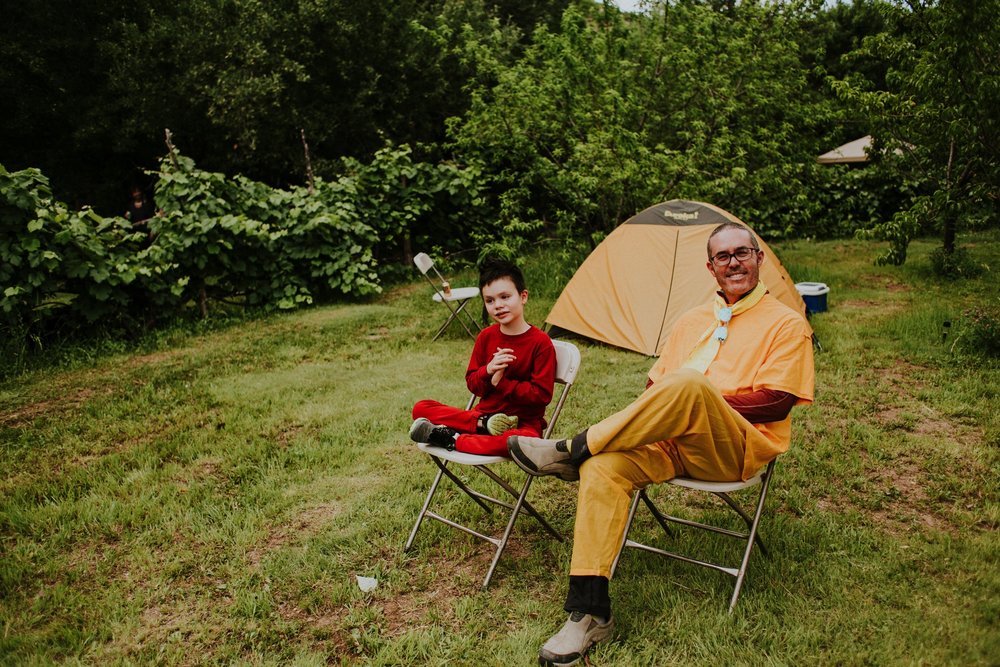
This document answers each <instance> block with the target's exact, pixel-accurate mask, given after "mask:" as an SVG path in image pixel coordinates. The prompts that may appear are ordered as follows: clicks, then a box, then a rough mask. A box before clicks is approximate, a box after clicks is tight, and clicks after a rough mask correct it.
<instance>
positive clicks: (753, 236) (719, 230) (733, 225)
mask: <svg viewBox="0 0 1000 667" xmlns="http://www.w3.org/2000/svg"><path fill="white" fill-rule="evenodd" d="M727 229H742V230H743V231H745V232H746V233H747V234H749V235H750V245H752V246H753V249H754V250H760V244H759V243H757V235H756V234H754V233H753V230H752V229H750V228H749V227H747V226H746V225H741V224H740V223H738V222H724V223H722V224H721V225H719V226H718V227H716V228H715V229H713V230H712V233H711V234H709V235H708V243H707V244H706V245H705V251H706V252H707V253H708V258H709V259H712V239H713V238H715V235H716V234H720V233H722V232H724V231H726V230H727Z"/></svg>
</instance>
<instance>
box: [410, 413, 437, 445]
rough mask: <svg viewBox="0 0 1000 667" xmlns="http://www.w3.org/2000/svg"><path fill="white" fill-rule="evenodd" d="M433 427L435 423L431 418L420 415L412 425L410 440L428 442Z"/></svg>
mask: <svg viewBox="0 0 1000 667" xmlns="http://www.w3.org/2000/svg"><path fill="white" fill-rule="evenodd" d="M433 428H434V424H432V423H431V421H430V420H429V419H425V418H424V417H420V418H419V419H417V420H416V421H414V422H413V424H412V425H411V426H410V440H412V441H413V442H422V443H424V444H427V439H428V438H429V437H430V434H431V430H432V429H433Z"/></svg>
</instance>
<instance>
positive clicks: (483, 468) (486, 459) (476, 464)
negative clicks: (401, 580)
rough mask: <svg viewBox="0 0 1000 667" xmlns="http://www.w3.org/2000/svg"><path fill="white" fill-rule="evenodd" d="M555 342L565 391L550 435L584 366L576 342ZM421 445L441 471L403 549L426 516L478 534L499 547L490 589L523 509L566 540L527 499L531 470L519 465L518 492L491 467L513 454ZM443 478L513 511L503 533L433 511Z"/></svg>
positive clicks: (481, 501) (488, 507)
mask: <svg viewBox="0 0 1000 667" xmlns="http://www.w3.org/2000/svg"><path fill="white" fill-rule="evenodd" d="M552 344H553V345H554V346H555V349H556V386H557V387H559V386H561V387H562V390H561V391H560V392H559V397H558V398H557V399H556V400H555V401H554V407H552V408H551V410H550V414H549V417H548V426H546V428H545V433H544V434H543V437H546V438H547V437H549V435H550V434H551V433H552V429H553V428H554V427H555V425H556V422H557V421H558V420H559V415H560V414H561V413H562V410H563V406H565V405H566V398H567V396H568V395H569V390H570V389H572V387H573V382H574V380H575V379H576V373H577V371H578V370H579V369H580V350H579V349H577V347H576V345H573V344H572V343H568V342H566V341H561V340H554V341H552ZM475 398H476V397H475V396H472V398H470V399H469V404H468V406H467V408H471V407H472V405H473V403H474V401H475ZM417 447H419V448H420V451H422V452H424V453H425V454H428V455H429V456H430V458H431V460H432V461H433V462H434V463H435V465H437V467H438V472H437V475H436V476H435V477H434V481H433V482H432V483H431V488H430V491H429V492H428V493H427V499H426V500H424V506H423V508H422V509H421V510H420V514H419V515H417V522H416V523H415V524H413V530H411V531H410V538H409V539H408V540H407V541H406V546H405V547H404V548H403V550H404V551H408V550H409V549H410V547H411V546H413V540H414V538H416V536H417V530H419V528H420V526H421V524H422V523H423V520H424V517H428V518H431V519H436V520H438V521H440V522H441V523H443V524H445V525H448V526H451V527H452V528H455V529H457V530H461V531H463V532H465V533H468V534H469V535H472V536H474V537H478V538H479V539H481V540H485V541H486V542H489V543H490V544H492V545H493V547H494V548H495V550H496V551H495V553H494V554H493V561H492V562H491V563H490V567H489V570H487V572H486V578H485V579H484V580H483V588H486V587H487V586H489V585H490V579H492V578H493V572H494V570H496V567H497V562H499V560H500V556H501V554H503V550H504V548H506V546H507V541H508V540H509V539H510V534H511V532H512V531H513V530H514V522H515V521H517V517H518V516H519V515H520V514H521V513H522V512H527V513H528V514H530V515H531V516H533V517H535V519H537V520H538V522H539V523H540V524H541V525H542V527H544V528H545V529H546V530H547V531H548V532H549V533H550V534H551V535H552V536H553V537H555V538H556V539H557V540H559V541H560V542H561V541H563V537H562V535H560V534H559V531H557V530H556V529H555V528H553V527H552V526H551V525H549V522H548V521H546V520H545V519H544V518H543V517H542V515H541V514H539V512H538V511H537V510H536V509H535V508H534V507H533V506H532V505H531V503H529V502H528V501H527V499H526V498H527V496H528V490H529V489H530V488H531V483H532V481H533V480H534V479H535V478H534V477H532V476H531V475H528V474H527V473H522V472H521V470H520V469H519V468H515V470H516V472H517V473H518V474H523V476H524V482H523V484H522V485H521V489H520V491H518V490H517V489H515V488H514V487H513V486H512V485H511V484H509V483H508V482H507V481H506V480H504V479H503V478H502V477H500V476H499V475H498V474H497V473H496V472H494V471H493V470H491V469H490V466H492V465H496V464H499V463H510V462H511V460H510V457H508V456H479V455H477V454H466V453H464V452H457V451H448V450H447V449H444V448H442V447H434V446H432V445H427V444H423V443H419V444H417ZM449 464H456V465H458V466H467V467H469V468H471V469H472V470H478V471H479V472H481V473H483V474H484V475H486V476H487V477H488V478H490V479H491V480H493V481H494V482H496V483H497V484H498V485H499V486H500V488H502V489H503V490H504V491H506V492H507V493H508V494H509V495H510V496H511V497H512V498H515V499H516V501H515V502H514V504H511V503H509V502H507V501H505V500H499V499H497V498H493V497H491V496H488V495H486V494H484V493H480V492H479V491H476V490H475V489H472V488H470V487H469V486H468V484H466V483H465V482H464V481H462V479H460V478H459V476H458V475H456V474H455V472H453V471H452V470H450V469H449V468H448V465H449ZM443 477H447V478H448V479H450V480H451V481H452V482H454V483H455V485H456V486H457V487H458V488H459V489H461V490H462V491H463V492H464V493H465V494H466V495H468V496H469V497H470V498H472V500H474V501H475V502H476V503H477V504H478V505H479V506H480V507H482V508H483V509H484V510H485V511H486V512H491V511H492V510H493V507H492V506H498V507H504V508H506V509H507V510H509V511H510V518H509V519H508V520H507V526H506V528H504V531H503V533H501V534H500V536H498V537H494V536H490V535H485V534H483V533H481V532H479V531H477V530H474V529H473V528H470V527H469V526H466V525H463V524H461V523H458V522H457V521H453V520H451V519H448V518H446V517H444V516H442V515H440V514H438V513H436V512H434V511H432V510H431V509H430V506H431V501H432V500H433V499H434V494H435V493H436V492H437V490H438V484H439V483H440V482H441V479H442V478H443Z"/></svg>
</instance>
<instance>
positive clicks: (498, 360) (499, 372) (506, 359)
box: [486, 347, 517, 387]
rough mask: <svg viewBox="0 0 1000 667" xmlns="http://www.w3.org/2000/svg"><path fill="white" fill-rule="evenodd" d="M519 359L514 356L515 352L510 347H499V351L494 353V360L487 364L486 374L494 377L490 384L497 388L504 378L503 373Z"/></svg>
mask: <svg viewBox="0 0 1000 667" xmlns="http://www.w3.org/2000/svg"><path fill="white" fill-rule="evenodd" d="M515 359H517V357H515V356H514V350H512V349H511V348H509V347H498V348H497V351H496V352H494V353H493V358H492V359H490V362H489V363H488V364H486V372H487V373H489V374H490V375H492V377H491V378H490V383H491V384H492V385H493V386H494V387H495V386H497V385H498V384H500V380H501V379H502V378H503V372H504V371H505V370H507V367H508V366H510V365H511V363H513V362H514V360H515Z"/></svg>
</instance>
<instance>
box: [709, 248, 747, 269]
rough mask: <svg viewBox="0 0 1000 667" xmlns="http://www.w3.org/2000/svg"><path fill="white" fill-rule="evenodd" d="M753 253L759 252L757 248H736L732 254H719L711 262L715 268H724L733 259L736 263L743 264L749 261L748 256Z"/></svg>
mask: <svg viewBox="0 0 1000 667" xmlns="http://www.w3.org/2000/svg"><path fill="white" fill-rule="evenodd" d="M755 252H759V251H758V250H757V248H737V249H736V251H735V252H733V253H728V252H720V253H719V254H718V255H715V256H714V257H712V258H711V260H712V263H713V264H715V265H716V266H726V265H728V264H729V262H730V261H731V260H732V259H733V257H735V258H736V261H738V262H745V261H747V260H748V259H750V256H751V255H753V254H754V253H755Z"/></svg>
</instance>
